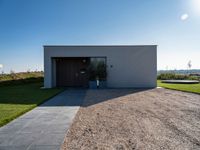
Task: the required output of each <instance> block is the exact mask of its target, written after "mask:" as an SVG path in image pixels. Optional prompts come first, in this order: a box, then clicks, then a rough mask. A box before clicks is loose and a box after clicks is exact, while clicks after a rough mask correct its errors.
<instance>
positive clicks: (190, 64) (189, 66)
mask: <svg viewBox="0 0 200 150" xmlns="http://www.w3.org/2000/svg"><path fill="white" fill-rule="evenodd" d="M187 66H188V69H191V67H192V61H191V60H189V62H188V64H187Z"/></svg>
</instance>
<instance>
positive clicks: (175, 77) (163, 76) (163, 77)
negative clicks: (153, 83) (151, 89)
mask: <svg viewBox="0 0 200 150" xmlns="http://www.w3.org/2000/svg"><path fill="white" fill-rule="evenodd" d="M157 79H158V80H199V77H196V76H190V75H182V74H174V73H162V74H160V75H158V76H157Z"/></svg>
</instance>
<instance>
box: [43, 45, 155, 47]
mask: <svg viewBox="0 0 200 150" xmlns="http://www.w3.org/2000/svg"><path fill="white" fill-rule="evenodd" d="M143 46H158V45H43V47H143Z"/></svg>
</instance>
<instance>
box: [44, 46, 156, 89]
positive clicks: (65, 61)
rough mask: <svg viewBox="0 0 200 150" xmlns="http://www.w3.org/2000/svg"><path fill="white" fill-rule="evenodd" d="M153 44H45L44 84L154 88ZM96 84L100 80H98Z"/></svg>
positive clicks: (154, 63)
mask: <svg viewBox="0 0 200 150" xmlns="http://www.w3.org/2000/svg"><path fill="white" fill-rule="evenodd" d="M156 76H157V46H156V45H141V46H132V45H119V46H44V87H45V88H52V87H90V86H91V83H92V81H94V80H96V81H100V82H101V81H103V82H102V83H104V87H108V88H154V87H156V86H157V84H156ZM98 84H99V83H98Z"/></svg>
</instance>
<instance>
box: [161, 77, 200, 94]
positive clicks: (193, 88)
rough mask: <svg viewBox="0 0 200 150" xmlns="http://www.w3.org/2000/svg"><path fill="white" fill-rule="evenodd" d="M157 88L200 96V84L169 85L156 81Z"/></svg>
mask: <svg viewBox="0 0 200 150" xmlns="http://www.w3.org/2000/svg"><path fill="white" fill-rule="evenodd" d="M157 85H158V86H159V87H164V88H168V89H173V90H179V91H184V92H191V93H197V94H200V84H169V83H162V82H161V81H160V80H158V81H157Z"/></svg>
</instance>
